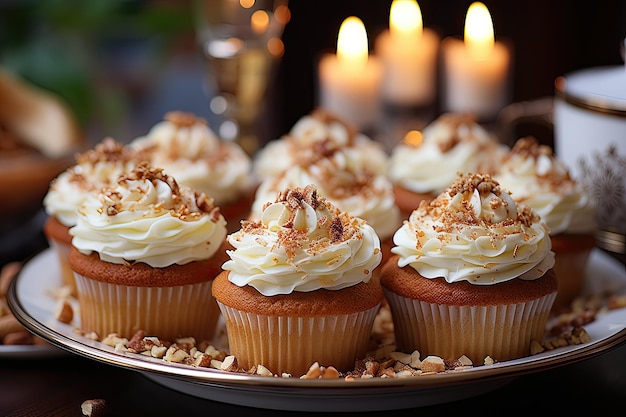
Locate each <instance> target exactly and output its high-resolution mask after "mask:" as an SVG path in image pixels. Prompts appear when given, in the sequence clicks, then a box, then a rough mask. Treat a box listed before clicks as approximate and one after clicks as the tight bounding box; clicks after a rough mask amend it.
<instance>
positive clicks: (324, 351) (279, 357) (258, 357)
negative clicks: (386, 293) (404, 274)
mask: <svg viewBox="0 0 626 417" xmlns="http://www.w3.org/2000/svg"><path fill="white" fill-rule="evenodd" d="M218 305H219V307H220V310H221V312H222V315H223V317H224V319H225V323H226V330H227V333H228V345H229V349H230V353H231V354H232V355H234V356H235V357H236V358H237V361H238V364H239V366H240V367H243V368H246V369H249V368H251V367H252V366H258V365H263V366H265V367H266V368H268V369H269V370H270V371H271V372H272V373H274V374H277V375H281V374H282V373H288V374H291V375H293V376H301V375H303V374H305V373H306V372H307V370H308V369H309V368H310V366H311V365H312V364H313V363H315V362H317V363H319V364H320V365H321V366H331V365H332V366H334V367H335V368H336V369H337V370H339V371H346V370H350V369H353V368H354V361H355V360H356V359H358V358H361V357H363V355H364V354H365V353H366V351H367V348H368V342H369V337H370V335H371V332H372V326H373V324H374V319H375V317H376V313H377V312H378V307H379V306H378V305H377V306H376V307H374V308H371V309H369V310H366V311H363V312H359V313H354V314H348V315H338V316H324V317H286V316H266V315H259V314H253V313H247V312H245V311H241V310H237V309H235V308H231V307H228V306H226V305H224V304H222V303H220V302H219V301H218Z"/></svg>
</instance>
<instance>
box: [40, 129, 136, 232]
mask: <svg viewBox="0 0 626 417" xmlns="http://www.w3.org/2000/svg"><path fill="white" fill-rule="evenodd" d="M134 158H135V154H134V153H133V152H132V151H131V150H130V149H128V148H125V147H124V146H123V145H122V144H120V143H117V142H115V141H114V140H113V139H112V138H105V139H104V140H103V141H102V142H101V143H99V144H97V145H96V146H95V147H94V149H91V150H89V151H87V152H85V153H82V154H80V155H78V156H77V157H76V162H77V163H76V165H73V166H71V167H69V168H68V169H67V170H65V171H63V172H62V173H61V174H59V175H58V176H57V177H56V178H55V179H54V180H53V181H52V182H51V184H50V188H49V189H48V192H47V193H46V195H45V197H44V200H43V206H44V209H45V211H46V213H47V214H48V215H49V216H54V217H55V218H56V219H57V220H58V221H59V222H60V223H62V224H63V225H65V226H68V227H69V226H73V225H75V224H76V219H77V216H78V213H77V209H78V207H79V206H80V205H81V204H82V202H83V201H84V200H85V198H86V197H87V195H88V194H89V193H91V192H95V191H97V190H99V189H100V188H102V187H103V186H106V185H111V184H113V183H115V181H116V179H117V177H118V176H119V175H120V174H122V173H123V172H126V171H128V170H130V169H132V167H134V166H135V165H136V160H135V159H134Z"/></svg>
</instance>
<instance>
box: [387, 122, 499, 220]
mask: <svg viewBox="0 0 626 417" xmlns="http://www.w3.org/2000/svg"><path fill="white" fill-rule="evenodd" d="M417 138H418V141H416V142H415V143H409V142H407V141H404V142H401V143H399V144H397V145H396V146H395V147H394V148H393V149H392V150H391V154H390V156H389V163H388V165H387V166H388V170H387V176H388V177H389V179H390V180H391V182H392V183H393V185H394V192H395V194H396V203H397V204H398V206H399V207H400V210H401V211H402V214H403V217H404V218H407V217H408V216H409V215H410V214H411V212H412V211H413V210H414V209H416V208H417V206H418V205H419V203H420V201H422V200H430V199H433V198H435V197H436V196H437V195H439V194H440V193H442V192H443V191H444V190H445V189H446V188H447V187H448V186H449V185H450V184H452V182H453V181H454V180H455V179H456V176H457V173H459V172H460V173H469V172H480V173H492V172H493V170H494V165H493V162H495V161H497V160H498V159H499V155H501V154H502V153H504V152H505V151H506V150H508V148H507V147H506V146H505V145H501V144H500V143H499V142H498V141H497V139H496V138H495V137H494V136H493V135H491V134H490V133H489V132H488V131H487V130H486V129H485V128H483V127H482V126H481V125H480V124H479V123H478V122H477V121H476V118H475V117H474V116H472V115H469V114H461V113H445V114H443V115H441V116H439V117H438V118H437V119H435V120H434V121H433V122H431V123H430V124H429V125H428V126H426V128H424V130H423V132H422V134H421V135H418V136H417Z"/></svg>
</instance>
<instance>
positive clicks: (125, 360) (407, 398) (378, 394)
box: [8, 249, 626, 411]
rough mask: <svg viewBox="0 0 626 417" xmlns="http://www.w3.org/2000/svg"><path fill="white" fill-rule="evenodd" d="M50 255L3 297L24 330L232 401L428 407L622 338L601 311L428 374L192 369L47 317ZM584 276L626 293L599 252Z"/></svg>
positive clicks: (624, 278) (52, 277)
mask: <svg viewBox="0 0 626 417" xmlns="http://www.w3.org/2000/svg"><path fill="white" fill-rule="evenodd" d="M55 259H56V258H55V257H54V255H53V254H52V252H51V251H50V249H48V250H46V251H44V252H42V253H40V254H38V255H37V256H35V257H33V258H32V259H31V260H30V261H29V262H27V263H26V264H25V265H24V267H23V269H22V271H21V272H20V273H19V275H18V276H17V277H16V278H15V280H14V282H13V284H12V286H11V289H10V291H9V294H8V302H9V305H10V307H11V309H12V310H13V313H14V314H15V316H16V317H17V318H18V319H19V320H20V322H22V324H24V325H25V326H26V327H27V328H28V329H29V330H30V331H32V332H33V333H35V334H37V335H39V336H40V337H42V338H44V339H46V340H47V341H49V342H50V343H52V344H53V345H56V346H58V347H61V348H62V349H64V350H67V351H69V352H72V353H75V354H78V355H81V356H84V357H88V358H91V359H94V360H98V361H101V362H104V363H108V364H111V365H115V366H121V367H124V368H127V369H132V370H136V371H138V372H141V373H142V374H144V375H145V376H146V377H148V378H149V379H151V380H153V381H155V382H157V383H160V384H162V385H164V386H166V387H169V388H171V389H174V390H177V391H180V392H183V393H186V394H189V395H193V396H197V397H200V398H205V399H209V400H213V401H219V402H224V403H230V404H236V405H243V406H250V407H257V408H266V409H275V410H299V411H301V410H307V411H377V410H391V409H404V408H412V407H421V406H427V405H434V404H440V403H445V402H452V401H457V400H460V399H464V398H469V397H472V396H475V395H478V394H482V393H485V392H489V391H491V390H493V389H496V388H498V387H500V386H502V385H503V384H505V383H507V382H509V381H511V380H513V379H515V378H517V377H519V376H521V375H523V374H528V373H532V372H541V371H545V370H548V369H552V368H556V367H560V366H563V365H566V364H571V363H575V362H579V361H582V360H585V359H589V358H592V357H596V356H598V355H600V354H602V353H604V352H606V351H608V350H610V349H613V348H615V347H617V346H618V345H620V344H622V343H624V342H626V308H622V309H617V310H613V311H610V312H608V313H607V314H604V315H600V316H598V318H597V319H596V320H595V321H594V322H592V323H589V324H587V325H585V326H584V327H585V329H586V330H587V333H589V335H590V337H591V340H590V341H589V342H588V343H585V344H581V345H574V346H567V347H563V348H559V349H555V350H552V351H546V352H543V353H540V354H537V355H533V356H529V357H525V358H520V359H516V360H511V361H506V362H500V363H496V364H494V365H490V366H476V367H474V368H471V369H467V370H462V371H454V372H446V373H440V374H436V375H430V376H417V377H410V378H371V379H358V380H354V381H345V380H343V379H334V380H321V379H317V380H306V379H298V378H272V377H263V376H257V375H247V374H236V373H232V372H225V371H220V370H215V369H209V368H194V367H191V366H185V365H177V364H168V363H166V362H164V361H163V360H161V359H156V358H150V357H146V356H142V355H138V354H129V353H120V352H115V351H114V349H113V348H111V347H109V346H106V345H104V344H102V343H99V342H94V341H92V340H89V339H87V338H84V337H82V336H80V335H78V334H77V333H75V332H74V331H73V327H72V326H70V325H66V324H63V323H60V322H59V321H57V320H56V319H55V318H54V310H55V307H56V300H54V298H53V297H52V296H51V295H50V294H51V292H52V290H54V289H55V288H58V286H60V285H61V276H60V272H59V270H58V266H57V263H56V261H55ZM587 277H588V280H587V288H586V291H588V292H590V293H592V294H596V293H597V294H599V293H601V292H605V291H611V292H612V293H626V270H625V268H624V267H623V265H621V264H620V263H619V262H617V261H616V260H614V259H613V258H611V257H610V256H609V255H607V254H606V253H604V252H602V251H601V250H599V249H594V251H593V253H592V255H591V258H590V262H589V266H588V269H587ZM75 325H77V324H76V323H75Z"/></svg>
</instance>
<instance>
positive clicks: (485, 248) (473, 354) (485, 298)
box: [380, 173, 557, 363]
mask: <svg viewBox="0 0 626 417" xmlns="http://www.w3.org/2000/svg"><path fill="white" fill-rule="evenodd" d="M393 240H394V244H395V246H394V247H393V248H392V252H393V253H394V256H393V257H392V258H391V259H390V260H389V261H388V262H387V263H386V264H385V265H384V266H383V269H382V272H381V276H380V280H381V284H382V286H383V288H384V291H385V295H386V298H387V300H388V302H389V307H390V309H391V313H392V317H393V323H394V331H395V337H396V344H397V348H398V349H399V350H401V351H405V352H412V351H414V350H418V351H419V352H420V354H421V356H422V357H425V356H428V355H435V356H439V357H441V358H443V359H444V360H457V359H458V358H459V357H461V356H462V355H466V356H467V357H469V358H470V359H471V360H472V362H474V363H483V361H484V359H485V358H486V357H488V356H489V357H491V358H492V359H493V360H495V361H506V360H511V359H515V358H519V357H523V356H527V355H529V354H530V346H531V343H532V342H533V341H537V342H541V341H542V340H543V334H544V331H545V327H546V323H547V320H548V318H549V315H550V309H551V307H552V304H553V302H554V299H555V297H556V293H557V281H556V276H555V272H554V270H553V269H552V267H553V265H554V253H553V252H552V251H551V243H550V238H549V235H548V231H547V228H546V226H545V224H544V223H542V222H541V220H540V218H539V216H538V215H537V214H536V213H534V212H533V211H532V209H530V207H527V206H523V205H521V204H520V205H518V204H516V203H515V202H514V200H513V199H512V198H511V196H510V195H509V193H508V192H506V191H504V190H503V189H502V188H501V187H500V185H499V184H498V182H497V181H495V180H494V179H492V178H491V177H490V176H489V175H488V174H471V173H470V174H466V175H465V176H459V177H458V178H457V180H456V181H455V182H454V183H453V184H452V185H451V186H450V187H449V188H448V189H447V190H446V191H445V192H443V193H441V194H440V195H439V196H437V198H435V199H434V200H430V201H424V202H422V203H421V204H420V206H419V207H418V208H417V209H416V210H415V211H413V213H412V214H411V216H410V218H409V219H408V221H406V222H405V223H404V224H403V225H402V227H401V228H400V229H398V231H397V232H396V233H395V235H394V238H393Z"/></svg>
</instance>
